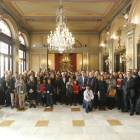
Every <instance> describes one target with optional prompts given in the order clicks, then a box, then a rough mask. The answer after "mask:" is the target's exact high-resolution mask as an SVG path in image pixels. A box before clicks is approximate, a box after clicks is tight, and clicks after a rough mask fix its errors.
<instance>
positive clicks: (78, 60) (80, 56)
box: [76, 54, 82, 70]
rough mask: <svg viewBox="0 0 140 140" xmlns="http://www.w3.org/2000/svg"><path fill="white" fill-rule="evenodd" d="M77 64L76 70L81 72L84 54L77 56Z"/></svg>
mask: <svg viewBox="0 0 140 140" xmlns="http://www.w3.org/2000/svg"><path fill="white" fill-rule="evenodd" d="M76 64H77V67H76V69H77V70H81V68H82V54H76Z"/></svg>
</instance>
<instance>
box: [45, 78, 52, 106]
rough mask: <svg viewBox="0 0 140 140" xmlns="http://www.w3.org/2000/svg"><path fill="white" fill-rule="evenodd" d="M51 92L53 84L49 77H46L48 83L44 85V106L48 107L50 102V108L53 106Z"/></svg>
mask: <svg viewBox="0 0 140 140" xmlns="http://www.w3.org/2000/svg"><path fill="white" fill-rule="evenodd" d="M53 92H54V88H53V85H52V84H51V79H48V84H47V85H46V97H47V103H46V106H45V107H48V106H49V104H50V106H51V108H53Z"/></svg>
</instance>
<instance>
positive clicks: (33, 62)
mask: <svg viewBox="0 0 140 140" xmlns="http://www.w3.org/2000/svg"><path fill="white" fill-rule="evenodd" d="M40 61H41V59H40V53H31V54H30V70H33V71H35V72H36V71H38V70H39V68H40Z"/></svg>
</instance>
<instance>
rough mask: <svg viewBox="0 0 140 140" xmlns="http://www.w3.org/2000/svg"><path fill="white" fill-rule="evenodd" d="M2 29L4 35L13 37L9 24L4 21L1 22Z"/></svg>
mask: <svg viewBox="0 0 140 140" xmlns="http://www.w3.org/2000/svg"><path fill="white" fill-rule="evenodd" d="M0 27H1V29H2V33H4V34H6V35H7V36H9V37H11V31H10V28H9V27H8V25H7V23H6V22H5V21H3V20H1V21H0Z"/></svg>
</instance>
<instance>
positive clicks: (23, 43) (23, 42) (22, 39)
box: [19, 35, 25, 45]
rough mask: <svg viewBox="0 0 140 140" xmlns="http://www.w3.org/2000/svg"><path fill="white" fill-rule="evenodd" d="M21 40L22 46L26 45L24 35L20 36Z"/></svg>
mask: <svg viewBox="0 0 140 140" xmlns="http://www.w3.org/2000/svg"><path fill="white" fill-rule="evenodd" d="M19 40H20V41H21V44H22V45H25V41H24V38H23V36H22V35H20V36H19Z"/></svg>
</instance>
